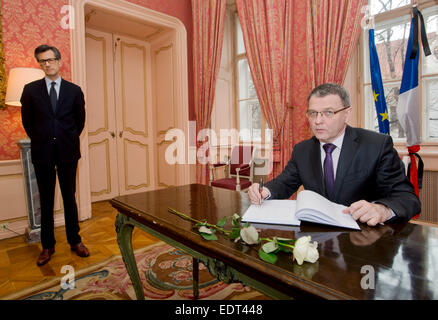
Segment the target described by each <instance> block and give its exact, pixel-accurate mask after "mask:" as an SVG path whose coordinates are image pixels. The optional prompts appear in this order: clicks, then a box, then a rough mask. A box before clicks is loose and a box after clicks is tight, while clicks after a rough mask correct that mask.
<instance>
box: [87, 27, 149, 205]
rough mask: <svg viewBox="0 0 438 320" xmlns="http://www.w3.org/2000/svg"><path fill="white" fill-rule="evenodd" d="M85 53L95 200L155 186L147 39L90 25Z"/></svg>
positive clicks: (92, 179)
mask: <svg viewBox="0 0 438 320" xmlns="http://www.w3.org/2000/svg"><path fill="white" fill-rule="evenodd" d="M86 59H87V60H86V61H87V62H86V63H87V127H88V140H89V145H88V147H89V166H90V188H91V199H92V202H95V201H100V200H106V199H110V198H112V197H115V196H118V195H124V194H129V193H136V192H141V191H147V190H151V189H154V186H155V185H156V182H155V175H154V172H155V167H156V159H157V157H156V152H155V149H156V147H154V134H153V132H154V131H153V130H154V129H153V126H152V124H153V121H152V120H153V116H154V115H153V107H152V106H153V101H152V87H151V77H152V75H151V74H152V72H151V70H152V68H151V57H150V47H149V43H147V42H144V41H141V40H137V39H134V38H129V37H126V36H118V35H116V34H111V33H106V32H101V31H97V30H92V29H87V32H86Z"/></svg>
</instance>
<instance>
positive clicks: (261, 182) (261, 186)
mask: <svg viewBox="0 0 438 320" xmlns="http://www.w3.org/2000/svg"><path fill="white" fill-rule="evenodd" d="M262 191H263V179H260V184H259V193H260V204H262V202H263V196H262Z"/></svg>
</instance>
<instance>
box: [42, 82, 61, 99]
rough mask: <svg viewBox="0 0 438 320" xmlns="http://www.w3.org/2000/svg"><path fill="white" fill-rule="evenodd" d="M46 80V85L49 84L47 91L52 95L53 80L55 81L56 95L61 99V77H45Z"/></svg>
mask: <svg viewBox="0 0 438 320" xmlns="http://www.w3.org/2000/svg"><path fill="white" fill-rule="evenodd" d="M44 80H46V86H47V93H48V94H49V97H50V89H51V88H52V82H53V81H55V82H56V84H55V90H56V96H57V98H58V99H59V89H60V88H61V77H58V79H56V80H51V79H49V78H47V77H44Z"/></svg>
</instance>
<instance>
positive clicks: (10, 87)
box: [5, 67, 44, 107]
mask: <svg viewBox="0 0 438 320" xmlns="http://www.w3.org/2000/svg"><path fill="white" fill-rule="evenodd" d="M43 77H44V71H43V70H41V69H37V68H23V67H19V68H12V69H11V70H10V71H9V77H8V84H7V89H6V97H5V104H6V105H8V106H17V107H21V102H20V98H21V94H22V93H23V88H24V85H26V84H27V83H29V82H32V81H35V80H38V79H42V78H43Z"/></svg>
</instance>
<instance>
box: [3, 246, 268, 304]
mask: <svg viewBox="0 0 438 320" xmlns="http://www.w3.org/2000/svg"><path fill="white" fill-rule="evenodd" d="M135 257H136V261H137V265H138V269H139V273H140V278H141V280H142V283H143V289H144V293H145V298H146V299H149V300H192V299H193V290H192V258H191V257H190V256H188V255H185V254H184V253H183V252H181V251H180V250H178V249H175V248H173V247H171V246H169V245H167V244H165V243H163V242H158V243H156V244H153V245H150V246H148V247H145V248H142V249H139V250H137V251H136V253H135ZM67 275H70V274H69V273H68V272H66V276H67ZM66 276H64V280H63V277H59V278H56V279H52V280H50V281H47V282H43V283H41V284H38V285H36V286H33V287H30V288H26V289H24V290H21V291H18V292H15V293H13V294H11V295H8V296H5V297H2V298H3V299H7V300H23V299H24V300H134V299H135V292H134V289H133V287H132V284H131V280H130V278H129V275H128V274H127V271H126V268H125V265H124V263H123V261H122V258H121V256H114V257H112V258H110V259H108V260H106V261H104V262H101V263H99V264H97V265H94V266H90V267H87V268H85V269H81V270H79V271H77V272H76V273H75V282H74V286H75V287H74V288H73V289H70V288H68V287H67V288H65V289H63V288H62V286H61V281H62V280H63V282H64V283H67V284H68V283H69V281H66ZM64 287H66V286H65V285H64ZM199 299H201V300H202V299H205V300H235V299H236V300H260V299H268V298H267V297H266V296H264V295H263V294H261V293H259V292H257V291H255V290H253V289H252V288H250V287H248V286H243V285H242V284H240V283H232V284H225V283H222V282H219V281H217V280H216V279H213V277H212V276H211V275H210V273H209V272H208V270H207V269H206V267H205V266H204V265H203V264H202V263H200V264H199Z"/></svg>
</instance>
